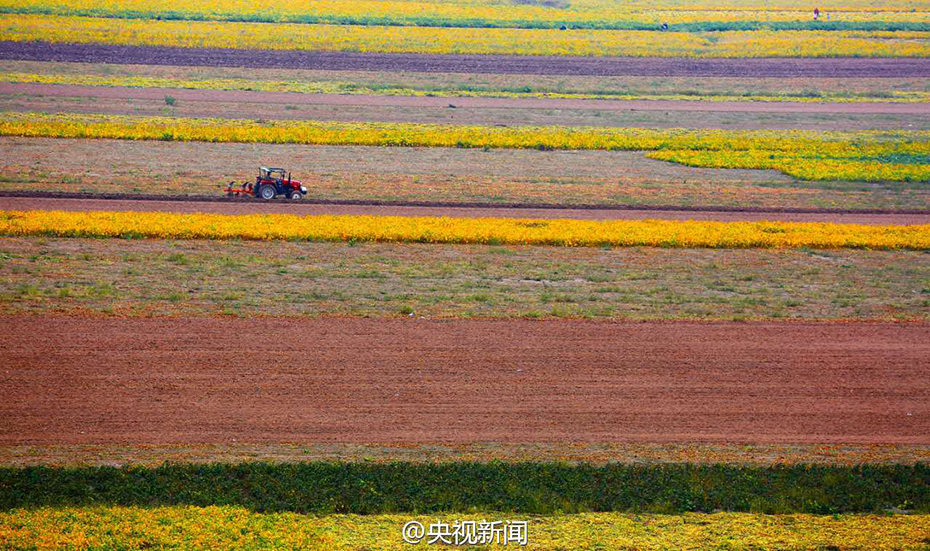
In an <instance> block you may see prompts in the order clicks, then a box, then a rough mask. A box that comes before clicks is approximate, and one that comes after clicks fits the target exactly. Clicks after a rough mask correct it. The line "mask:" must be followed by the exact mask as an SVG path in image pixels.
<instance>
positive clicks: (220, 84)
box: [0, 72, 930, 103]
mask: <svg viewBox="0 0 930 551" xmlns="http://www.w3.org/2000/svg"><path fill="white" fill-rule="evenodd" d="M0 82H12V83H35V84H70V85H78V86H100V87H105V86H113V87H123V88H186V89H191V90H254V91H259V92H294V93H301V94H349V95H359V94H364V95H378V96H419V97H424V96H439V97H497V98H567V99H612V100H638V99H650V100H676V101H768V102H781V101H792V102H808V103H818V102H838V103H859V102H874V101H876V98H874V97H869V96H849V95H831V94H824V95H820V96H818V97H804V96H785V95H761V94H759V95H749V94H745V93H734V94H732V95H720V94H707V95H703V94H702V95H695V94H693V93H692V94H668V93H667V94H659V93H650V94H648V95H644V94H643V93H632V94H631V93H624V92H620V91H617V92H616V93H611V92H606V91H601V92H598V93H597V94H589V93H583V92H512V91H503V90H497V91H481V90H442V89H416V88H405V87H400V86H398V87H383V86H378V87H369V86H364V85H359V84H356V83H354V82H347V81H346V82H343V81H318V82H296V81H287V80H256V79H245V78H213V79H184V78H165V77H141V76H104V75H80V74H39V73H21V72H0ZM888 94H889V95H888V96H887V97H882V98H881V101H882V102H883V103H889V102H892V103H920V102H927V101H930V93H928V92H922V91H900V90H892V91H889V92H888Z"/></svg>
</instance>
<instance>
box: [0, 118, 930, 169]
mask: <svg viewBox="0 0 930 551" xmlns="http://www.w3.org/2000/svg"><path fill="white" fill-rule="evenodd" d="M0 135H2V136H20V137H46V138H91V139H125V140H163V141H202V142H233V143H273V144H276V143H290V144H310V145H367V146H397V147H457V148H487V149H491V148H495V149H497V148H501V149H540V150H556V149H559V150H608V151H650V153H648V155H647V156H648V157H650V158H654V159H660V160H664V161H672V162H678V163H681V164H685V165H688V166H698V167H706V168H738V169H773V170H780V171H782V172H784V173H786V174H789V175H791V176H794V177H796V178H800V179H802V180H847V181H908V182H921V181H930V132H928V131H910V132H906V131H897V132H882V131H860V132H814V131H802V130H778V131H749V130H744V131H739V130H682V129H669V130H651V129H643V128H599V127H574V128H564V127H557V126H517V127H506V128H501V127H489V126H451V125H438V124H412V123H376V122H367V123H342V122H321V121H288V120H284V121H280V120H279V121H255V120H249V119H206V118H203V119H183V118H172V117H135V116H126V115H96V114H95V115H78V114H55V115H51V114H44V113H15V112H0Z"/></svg>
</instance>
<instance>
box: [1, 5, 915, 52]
mask: <svg viewBox="0 0 930 551" xmlns="http://www.w3.org/2000/svg"><path fill="white" fill-rule="evenodd" d="M899 33H901V31H890V32H883V33H881V35H880V36H879V35H878V34H877V33H876V32H874V31H860V30H849V31H821V30H798V31H773V30H754V31H740V30H736V31H722V32H711V33H697V32H657V31H636V30H633V31H628V30H590V29H569V30H565V31H559V30H558V29H513V28H470V27H407V26H377V25H306V24H300V23H241V22H226V21H219V22H217V21H164V20H161V21H158V20H146V19H121V20H118V21H114V20H112V19H105V18H95V17H69V16H54V15H48V16H46V15H16V14H13V15H0V36H2V37H3V40H9V41H17V42H24V41H25V42H30V41H45V42H56V43H76V44H112V45H120V46H173V47H187V48H245V49H260V50H268V49H273V50H326V51H348V52H385V53H411V52H412V53H429V54H514V55H558V56H643V57H655V56H659V57H844V56H855V57H928V56H930V45H928V44H927V37H928V36H930V33H927V32H907V31H904V32H903V34H900V36H899Z"/></svg>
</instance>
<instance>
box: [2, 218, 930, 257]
mask: <svg viewBox="0 0 930 551" xmlns="http://www.w3.org/2000/svg"><path fill="white" fill-rule="evenodd" d="M0 235H9V236H53V237H94V238H128V239H133V238H159V239H244V240H291V241H347V242H356V241H367V242H387V243H461V244H466V243H470V244H495V245H505V244H506V245H553V246H563V247H596V246H616V247H625V246H655V247H690V248H740V249H744V248H801V247H810V248H820V249H844V248H848V249H888V250H894V249H910V250H927V249H930V225H913V226H865V225H857V224H827V223H800V222H695V221H661V220H642V221H626V220H625V221H585V220H565V219H563V220H532V219H505V218H430V217H400V216H304V217H301V216H293V215H284V214H268V215H219V214H175V213H163V212H144V213H143V212H106V211H97V212H65V211H0Z"/></svg>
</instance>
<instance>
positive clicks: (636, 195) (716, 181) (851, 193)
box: [0, 137, 930, 210]
mask: <svg viewBox="0 0 930 551" xmlns="http://www.w3.org/2000/svg"><path fill="white" fill-rule="evenodd" d="M0 152H2V153H3V154H2V155H0V175H2V177H0V180H2V181H0V190H4V191H12V190H16V191H59V192H72V193H129V194H143V195H147V194H152V195H173V196H181V195H212V194H215V193H217V192H218V191H219V188H220V186H222V185H223V184H225V183H227V182H230V181H235V182H242V181H245V180H250V179H252V178H254V177H255V172H256V166H258V165H260V164H261V163H262V162H265V159H267V158H268V157H269V156H274V158H275V159H277V160H278V162H279V163H280V164H282V165H285V166H295V167H302V170H301V178H302V181H304V182H306V183H309V184H310V185H309V186H308V188H309V191H310V193H309V195H308V198H312V199H317V200H326V199H332V200H377V201H392V202H398V201H400V202H404V201H407V202H410V201H432V202H450V203H488V204H501V203H524V204H525V203H531V204H544V205H546V204H548V205H606V206H611V205H662V206H677V207H714V206H727V207H734V208H744V207H756V208H769V209H772V208H806V209H816V208H834V209H859V210H869V209H898V210H908V209H910V210H920V209H927V208H928V204H930V192H928V191H927V189H926V186H925V185H923V184H916V183H906V182H888V183H863V182H842V181H833V182H829V181H825V182H816V181H810V182H808V181H805V182H802V181H799V180H795V179H793V178H791V177H789V176H786V175H784V174H781V173H779V172H776V171H774V170H767V171H761V170H744V169H711V168H696V167H685V166H682V165H677V164H672V163H667V162H663V161H657V160H652V159H648V158H646V157H645V155H644V153H641V152H632V151H631V152H626V151H543V152H541V151H534V150H506V149H500V150H490V151H483V150H481V149H460V148H405V147H392V148H378V147H356V146H339V147H334V146H317V147H302V146H298V145H290V144H211V143H198V142H186V143H184V142H164V141H138V142H126V141H118V140H54V139H47V138H15V137H0ZM100 158H103V159H107V161H106V162H105V163H101V162H100V161H99V160H98V159H100ZM191 158H196V159H198V162H197V163H189V162H187V161H188V160H189V159H191ZM21 159H28V162H26V163H24V162H22V160H21ZM303 167H306V168H303ZM59 208H67V207H59Z"/></svg>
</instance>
